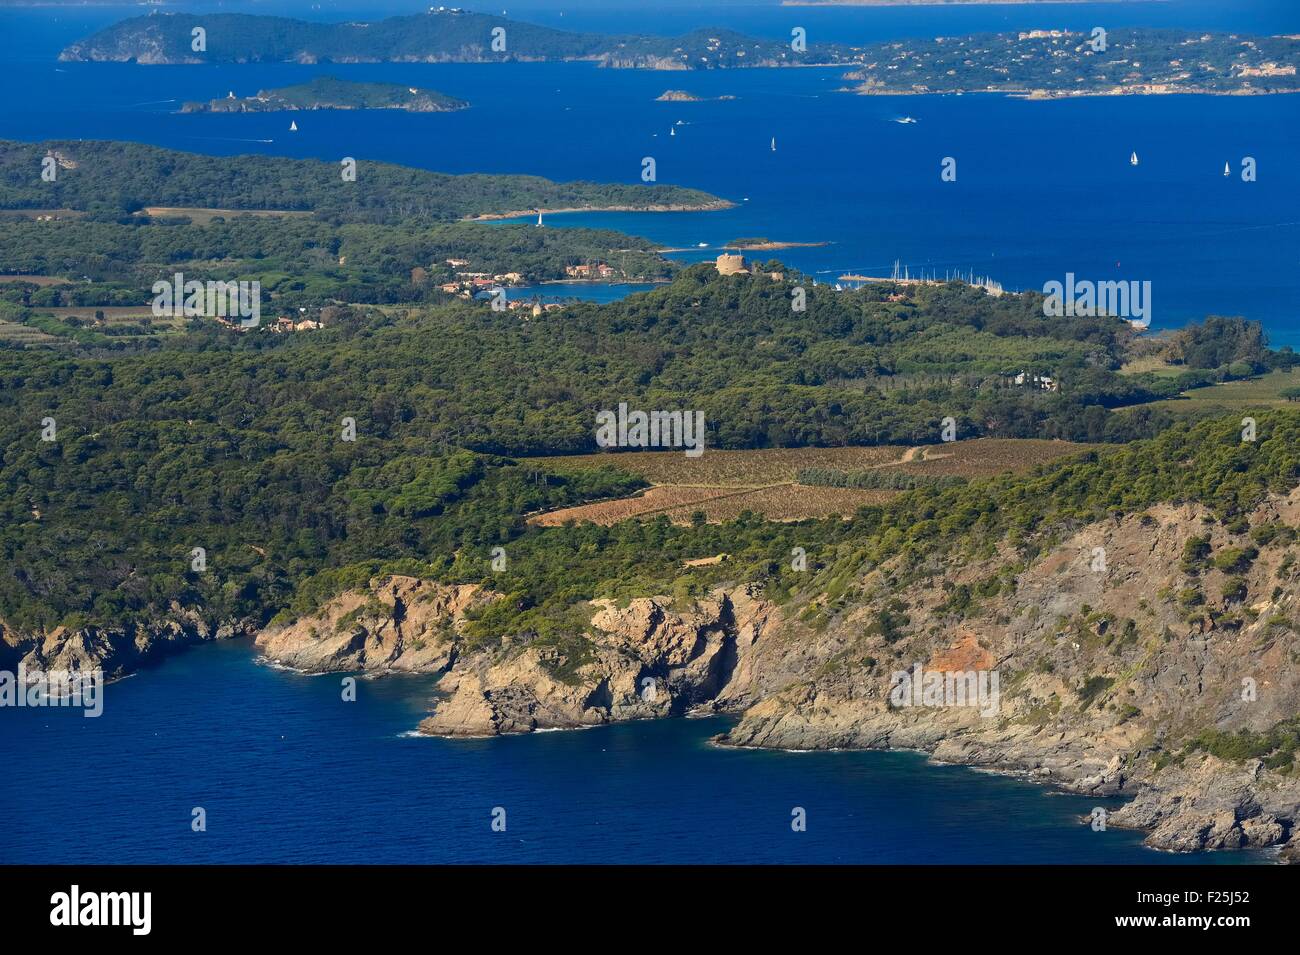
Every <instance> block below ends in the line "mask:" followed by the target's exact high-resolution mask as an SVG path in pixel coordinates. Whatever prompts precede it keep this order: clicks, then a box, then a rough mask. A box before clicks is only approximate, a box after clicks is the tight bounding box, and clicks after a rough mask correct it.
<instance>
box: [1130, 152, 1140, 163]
mask: <svg viewBox="0 0 1300 955" xmlns="http://www.w3.org/2000/svg"><path fill="white" fill-rule="evenodd" d="M1128 164H1129V165H1130V166H1136V165H1137V164H1138V154H1137V153H1136V152H1135V153H1133V155H1132V156H1129V157H1128Z"/></svg>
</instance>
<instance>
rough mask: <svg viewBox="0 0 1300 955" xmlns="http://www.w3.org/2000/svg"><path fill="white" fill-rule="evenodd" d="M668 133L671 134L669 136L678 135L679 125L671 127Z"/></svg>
mask: <svg viewBox="0 0 1300 955" xmlns="http://www.w3.org/2000/svg"><path fill="white" fill-rule="evenodd" d="M668 135H669V136H676V135H677V127H676V126H674V127H672V128H671V129H669V130H668Z"/></svg>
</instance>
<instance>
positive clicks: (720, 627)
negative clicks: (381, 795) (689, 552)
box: [420, 589, 775, 736]
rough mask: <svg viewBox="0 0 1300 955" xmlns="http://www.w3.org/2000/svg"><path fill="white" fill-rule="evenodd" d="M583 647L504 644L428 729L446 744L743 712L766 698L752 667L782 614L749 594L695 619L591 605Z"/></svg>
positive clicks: (729, 597)
mask: <svg viewBox="0 0 1300 955" xmlns="http://www.w3.org/2000/svg"><path fill="white" fill-rule="evenodd" d="M593 610H594V613H593V615H592V618H591V627H590V630H589V632H588V633H587V635H586V637H585V638H584V639H583V640H582V641H580V642H579V643H577V644H573V645H564V646H556V645H554V644H551V643H543V644H540V645H539V644H537V643H532V642H528V643H524V644H522V645H520V644H518V643H516V642H515V641H506V642H505V643H503V644H502V645H501V646H499V647H495V648H493V649H491V650H484V651H480V652H478V653H475V654H471V655H468V656H466V657H465V658H464V659H463V660H462V661H461V662H460V663H459V664H458V666H457V667H456V668H454V669H453V670H452V672H451V673H450V674H449V675H448V676H447V677H446V678H445V679H444V680H443V684H442V686H441V688H442V689H445V690H446V691H447V692H448V694H449V696H448V698H447V699H446V700H444V701H442V702H440V703H438V705H437V708H436V709H435V710H434V712H433V715H432V716H430V717H429V718H428V719H426V720H425V721H424V722H423V723H421V725H420V729H421V731H422V732H425V733H430V734H435V735H447V736H490V735H497V734H500V733H520V732H529V731H531V730H536V729H556V728H576V727H581V726H596V725H599V724H602V723H609V722H615V721H619V720H632V719H648V718H652V717H657V716H671V715H680V714H683V713H688V712H701V711H706V712H712V711H721V710H729V709H737V708H739V707H742V706H743V705H745V703H747V702H748V701H750V700H752V699H754V698H756V696H757V695H760V694H761V693H762V691H763V688H764V685H765V676H766V675H765V673H764V672H763V671H761V670H759V669H757V668H755V667H754V666H753V659H754V657H755V655H756V649H757V647H758V646H759V645H760V643H761V642H762V640H763V637H764V635H765V634H766V633H767V632H769V628H771V627H772V625H773V622H774V621H773V617H774V614H775V608H774V607H772V606H771V605H770V604H768V603H766V602H765V601H762V600H759V599H756V598H755V597H754V596H753V595H752V594H751V593H749V592H748V591H746V590H744V589H739V590H736V591H733V592H725V591H720V592H718V593H715V594H713V595H712V596H710V597H709V598H708V599H706V600H703V601H700V602H698V603H697V604H696V605H694V606H693V607H691V608H689V609H681V610H678V609H674V607H673V605H672V601H671V600H669V599H668V598H665V597H646V598H641V599H637V600H633V601H631V602H630V603H629V604H628V605H627V606H626V607H618V606H616V605H615V604H613V603H612V602H609V601H600V602H597V603H595V604H594V605H593Z"/></svg>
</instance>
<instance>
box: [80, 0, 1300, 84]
mask: <svg viewBox="0 0 1300 955" xmlns="http://www.w3.org/2000/svg"><path fill="white" fill-rule="evenodd" d="M200 31H201V32H200ZM814 33H815V31H814ZM196 37H201V38H202V48H201V49H199V50H196V49H195V44H196V43H197V42H199V41H198V39H196ZM818 40H819V37H817V36H816V35H814V36H804V35H798V36H794V37H793V39H791V40H769V39H757V38H754V37H749V36H745V35H743V34H740V33H736V32H734V31H730V30H721V29H705V30H696V31H694V32H692V33H688V34H685V35H683V36H679V37H662V36H606V35H600V34H590V33H570V32H566V31H563V30H554V29H551V28H550V27H543V26H537V25H535V24H530V23H521V22H518V21H515V20H507V19H505V18H504V17H495V16H488V15H486V14H479V13H468V12H465V11H461V10H431V11H429V12H428V13H423V14H416V15H414V16H405V17H390V18H389V19H386V20H379V21H375V22H372V23H356V22H350V23H309V22H306V21H302V20H291V19H286V18H284V17H268V16H253V15H245V14H210V15H199V16H196V15H192V14H181V13H167V14H151V15H149V16H143V17H133V18H131V19H128V20H123V21H121V22H119V23H117V24H114V25H113V26H110V27H108V28H106V29H104V30H101V31H100V32H98V33H96V34H94V35H93V36H91V37H89V38H87V39H85V40H82V41H80V42H78V43H74V44H72V45H71V46H69V47H67V48H66V49H65V50H64V51H63V52H62V53H61V54H60V55H59V58H60V59H61V60H65V61H68V60H73V61H113V62H135V63H142V64H158V63H167V64H176V63H193V64H198V63H264V62H265V63H269V62H292V63H320V62H334V63H377V62H404V63H500V62H520V61H557V60H558V61H566V60H583V61H590V62H595V63H598V64H599V65H601V66H605V67H613V68H624V69H654V70H706V69H724V68H727V69H734V68H738V67H749V66H762V67H773V66H845V67H853V68H854V69H853V71H852V72H850V73H848V74H847V75H846V76H845V79H847V80H849V81H851V82H854V83H856V84H857V85H856V86H854V87H852V91H854V92H859V93H866V94H873V93H875V94H879V93H887V94H897V93H974V92H1003V93H1013V94H1021V95H1026V96H1034V97H1041V98H1050V97H1057V96H1083V95H1092V96H1096V95H1117V94H1125V93H1220V94H1223V93H1231V94H1252V93H1289V92H1295V91H1297V90H1300V77H1297V69H1296V68H1297V63H1298V62H1300V41H1298V40H1297V39H1296V38H1295V37H1287V36H1248V35H1245V34H1237V33H1207V32H1203V31H1196V30H1165V29H1160V30H1148V29H1142V30H1113V31H1109V32H1104V31H1101V30H1100V29H1098V30H1096V31H1091V32H1088V33H1080V32H1071V31H1069V30H1055V29H1042V30H1030V31H1027V32H1018V33H983V34H973V35H968V36H954V37H937V38H934V39H916V40H893V41H889V42H884V43H873V44H868V45H863V46H852V45H848V44H838V43H822V42H818ZM661 98H662V99H666V100H670V101H689V100H690V99H692V98H694V97H693V96H692V94H689V93H683V92H682V91H679V90H669V91H667V92H666V93H664V94H663V95H662V96H661Z"/></svg>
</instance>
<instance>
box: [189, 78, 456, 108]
mask: <svg viewBox="0 0 1300 955" xmlns="http://www.w3.org/2000/svg"><path fill="white" fill-rule="evenodd" d="M468 106H469V103H467V102H465V100H461V99H456V98H455V97H453V96H447V95H445V94H443V93H438V92H435V91H433V90H422V89H416V88H415V87H414V86H402V85H401V84H399V83H354V82H350V81H348V80H340V79H336V78H335V77H332V76H322V77H317V78H316V79H314V80H311V81H310V82H308V83H298V84H296V85H294V86H285V87H281V88H280V89H273V90H259V91H258V93H257V95H256V96H246V97H237V96H235V94H234V93H233V92H232V93H230V94H229V95H228V96H226V97H225V98H224V99H214V100H210V101H209V102H206V103H197V102H195V103H186V104H185V105H184V106H183V107H182V108H181V112H182V113H275V112H283V111H285V110H299V109H404V110H407V111H409V112H412V113H448V112H451V111H452V110H457V109H465V108H467V107H468Z"/></svg>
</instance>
